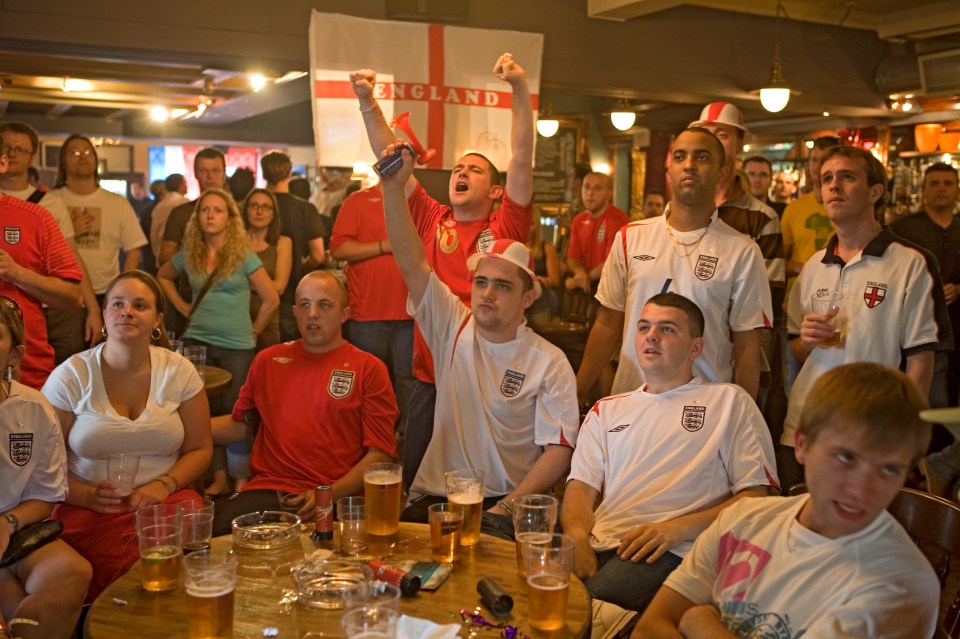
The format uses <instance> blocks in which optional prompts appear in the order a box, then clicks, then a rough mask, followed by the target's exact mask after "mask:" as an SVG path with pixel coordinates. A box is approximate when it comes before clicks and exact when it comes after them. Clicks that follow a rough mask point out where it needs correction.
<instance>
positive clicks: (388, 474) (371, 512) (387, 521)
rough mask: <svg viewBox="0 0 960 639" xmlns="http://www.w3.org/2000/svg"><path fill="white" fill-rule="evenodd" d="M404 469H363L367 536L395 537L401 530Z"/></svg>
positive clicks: (393, 466) (388, 466)
mask: <svg viewBox="0 0 960 639" xmlns="http://www.w3.org/2000/svg"><path fill="white" fill-rule="evenodd" d="M402 477H403V467H402V466H401V465H400V464H386V463H380V464H370V465H368V466H367V467H365V468H364V469H363V496H364V497H365V498H366V500H367V534H370V535H393V534H395V533H396V532H397V531H398V530H399V529H400V499H401V495H400V493H401V492H402V491H401V479H402Z"/></svg>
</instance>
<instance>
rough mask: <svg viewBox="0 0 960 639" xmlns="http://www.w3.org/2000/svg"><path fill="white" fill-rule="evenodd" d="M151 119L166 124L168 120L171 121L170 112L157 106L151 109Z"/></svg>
mask: <svg viewBox="0 0 960 639" xmlns="http://www.w3.org/2000/svg"><path fill="white" fill-rule="evenodd" d="M150 118H151V119H152V120H153V121H154V122H165V121H166V120H168V119H170V112H169V111H168V110H167V108H166V107H162V106H155V107H153V108H152V109H150Z"/></svg>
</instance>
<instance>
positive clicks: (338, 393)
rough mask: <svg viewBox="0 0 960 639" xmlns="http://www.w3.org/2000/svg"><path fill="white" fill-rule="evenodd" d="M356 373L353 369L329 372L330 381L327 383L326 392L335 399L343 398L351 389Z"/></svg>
mask: <svg viewBox="0 0 960 639" xmlns="http://www.w3.org/2000/svg"><path fill="white" fill-rule="evenodd" d="M355 375H356V373H354V372H353V371H343V370H334V371H333V372H332V373H331V374H330V383H329V384H327V392H328V393H330V396H331V397H333V398H336V399H343V398H344V397H346V396H347V395H349V394H350V391H352V390H353V379H354V376H355Z"/></svg>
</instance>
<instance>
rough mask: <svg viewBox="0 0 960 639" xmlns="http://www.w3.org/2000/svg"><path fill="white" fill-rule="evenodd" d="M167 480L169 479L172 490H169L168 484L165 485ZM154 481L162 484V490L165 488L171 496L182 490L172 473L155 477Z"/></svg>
mask: <svg viewBox="0 0 960 639" xmlns="http://www.w3.org/2000/svg"><path fill="white" fill-rule="evenodd" d="M167 479H169V480H170V482H171V483H172V484H173V490H170V484H168V483H167V481H166V480H167ZM155 481H158V482H160V483H161V484H163V486H164V488H166V489H167V491H168V492H169V493H170V494H171V495H172V494H173V493H175V492H177V491H178V490H180V489H181V488H183V485H182V484H181V483H180V480H179V479H177V478H176V477H174V476H173V473H164V474H162V475H160V476H159V477H157V479H156V480H155Z"/></svg>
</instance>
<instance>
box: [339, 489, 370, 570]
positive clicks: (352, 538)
mask: <svg viewBox="0 0 960 639" xmlns="http://www.w3.org/2000/svg"><path fill="white" fill-rule="evenodd" d="M364 501H365V500H364V498H363V497H341V498H340V499H338V500H337V520H338V522H339V525H340V554H341V555H347V556H354V555H359V554H360V553H361V552H362V551H364V550H366V549H367V522H366V517H365V512H364V511H365V505H364Z"/></svg>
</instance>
